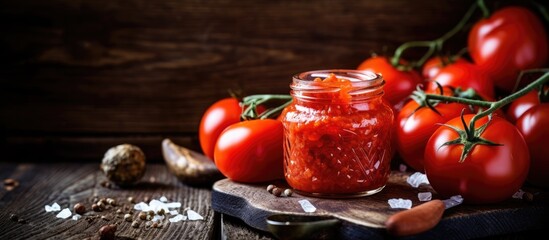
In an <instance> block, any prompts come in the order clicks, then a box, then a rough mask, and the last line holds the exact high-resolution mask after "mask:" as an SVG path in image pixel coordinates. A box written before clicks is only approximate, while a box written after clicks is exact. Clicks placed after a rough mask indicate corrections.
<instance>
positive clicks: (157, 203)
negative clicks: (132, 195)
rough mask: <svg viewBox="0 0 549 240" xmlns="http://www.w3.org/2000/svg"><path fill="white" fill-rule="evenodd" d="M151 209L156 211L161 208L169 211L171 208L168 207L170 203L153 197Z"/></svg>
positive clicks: (150, 204)
mask: <svg viewBox="0 0 549 240" xmlns="http://www.w3.org/2000/svg"><path fill="white" fill-rule="evenodd" d="M149 209H150V210H153V211H155V212H158V211H159V210H160V209H163V210H164V212H169V211H170V210H169V209H168V205H167V204H165V203H163V202H161V201H158V200H156V199H153V200H152V201H151V202H150V203H149Z"/></svg>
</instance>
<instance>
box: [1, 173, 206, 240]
mask: <svg viewBox="0 0 549 240" xmlns="http://www.w3.org/2000/svg"><path fill="white" fill-rule="evenodd" d="M5 178H13V179H16V180H17V181H19V183H20V185H19V186H18V187H17V188H15V189H14V190H12V191H6V190H4V189H2V190H0V209H1V211H0V239H99V237H98V233H97V231H98V229H99V228H100V227H101V226H103V225H105V224H107V223H117V224H119V226H118V230H117V233H116V236H117V239H212V238H214V228H215V224H216V223H214V211H213V210H212V208H211V205H210V201H211V193H210V189H207V188H192V187H188V186H185V185H184V184H182V183H180V182H179V181H178V180H177V179H176V178H175V177H174V176H172V175H171V174H169V172H168V171H167V170H166V167H165V166H164V165H160V164H151V165H148V166H147V172H146V175H145V177H144V178H143V179H142V181H141V182H140V183H139V184H138V185H136V186H135V187H133V188H130V189H119V188H105V187H102V186H101V182H102V181H104V180H105V178H104V176H103V174H102V173H100V172H99V171H98V166H96V165H94V164H85V165H81V164H47V165H46V164H43V165H41V164H26V165H25V164H20V165H14V164H0V179H5ZM94 195H97V196H99V197H112V198H115V199H117V201H118V203H119V207H113V208H111V209H109V210H105V211H103V212H99V213H97V212H93V211H88V212H87V213H86V214H85V215H84V217H83V218H82V219H80V220H77V221H75V220H71V219H59V218H56V217H55V215H56V213H51V212H50V213H48V212H45V210H44V206H45V205H51V204H53V203H54V202H57V203H58V204H59V205H61V207H62V208H65V207H69V208H70V209H72V207H73V206H74V205H75V204H76V203H83V204H84V205H85V206H86V207H87V208H88V209H90V206H91V203H92V199H93V196H94ZM128 196H133V197H134V198H135V199H136V201H142V200H143V199H145V198H146V197H148V198H151V199H152V198H155V199H158V198H160V197H161V196H166V197H167V198H168V199H169V200H171V201H177V202H181V204H182V208H181V211H182V210H183V209H184V208H185V207H190V208H191V209H193V210H195V211H196V212H198V213H199V214H201V215H202V216H203V217H204V220H203V221H184V222H178V223H168V222H167V220H165V225H164V226H163V227H162V228H145V227H144V223H142V224H141V227H140V228H133V227H131V223H130V222H125V221H123V219H122V216H121V215H117V214H115V211H116V209H118V208H123V206H124V205H128V206H129V207H132V206H133V204H130V203H129V202H127V197H128ZM11 214H16V215H17V216H18V218H22V219H25V221H26V222H25V223H18V222H17V221H12V220H10V215H11ZM102 215H106V216H111V217H112V216H115V217H112V220H109V221H105V220H103V219H101V218H97V216H102ZM136 216H137V213H134V218H136ZM86 218H89V219H90V220H86Z"/></svg>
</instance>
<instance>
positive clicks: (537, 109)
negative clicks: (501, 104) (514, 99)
mask: <svg viewBox="0 0 549 240" xmlns="http://www.w3.org/2000/svg"><path fill="white" fill-rule="evenodd" d="M534 94H535V99H534V97H532V96H530V98H531V99H530V100H529V101H530V102H528V101H526V100H524V101H523V103H522V106H523V108H527V109H526V111H524V113H522V114H521V115H520V117H519V118H518V119H517V121H516V126H517V128H518V130H519V131H520V133H521V134H522V136H523V137H524V140H525V141H526V143H527V144H528V149H529V150H530V160H531V164H532V165H531V167H530V172H529V173H528V178H527V181H528V182H530V183H532V184H534V185H536V186H540V187H545V188H549V174H548V173H549V160H548V158H547V156H549V148H548V147H547V140H548V139H549V127H548V126H549V90H548V89H540V90H539V91H534V93H532V92H530V93H528V95H525V96H529V95H534ZM518 100H521V99H520V98H519V99H518ZM514 112H517V110H515V111H514Z"/></svg>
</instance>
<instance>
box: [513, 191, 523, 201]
mask: <svg viewBox="0 0 549 240" xmlns="http://www.w3.org/2000/svg"><path fill="white" fill-rule="evenodd" d="M524 193H525V192H524V191H523V190H522V189H519V190H518V191H517V192H516V193H514V194H513V198H516V199H522V197H523V196H524Z"/></svg>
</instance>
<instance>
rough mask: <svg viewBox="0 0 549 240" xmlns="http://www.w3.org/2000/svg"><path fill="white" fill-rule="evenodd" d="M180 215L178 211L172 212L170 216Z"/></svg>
mask: <svg viewBox="0 0 549 240" xmlns="http://www.w3.org/2000/svg"><path fill="white" fill-rule="evenodd" d="M177 214H179V212H178V211H177V210H171V211H170V215H177Z"/></svg>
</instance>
